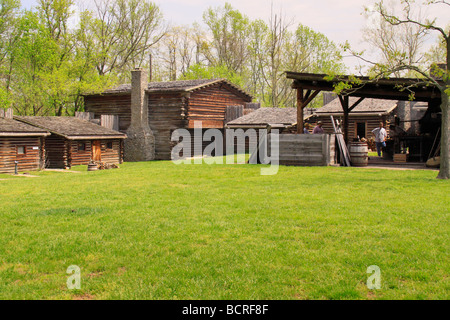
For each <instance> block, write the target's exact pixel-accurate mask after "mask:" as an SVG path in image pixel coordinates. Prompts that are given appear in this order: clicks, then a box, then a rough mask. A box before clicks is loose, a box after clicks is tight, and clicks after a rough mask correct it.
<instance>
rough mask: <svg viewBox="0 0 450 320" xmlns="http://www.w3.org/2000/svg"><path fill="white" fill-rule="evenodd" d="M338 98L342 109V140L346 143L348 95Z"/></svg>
mask: <svg viewBox="0 0 450 320" xmlns="http://www.w3.org/2000/svg"><path fill="white" fill-rule="evenodd" d="M339 100H340V101H341V105H342V109H343V111H344V123H343V125H344V126H343V130H342V131H343V134H344V141H345V143H346V144H347V145H348V114H349V112H350V108H349V97H348V96H344V97H343V96H339Z"/></svg>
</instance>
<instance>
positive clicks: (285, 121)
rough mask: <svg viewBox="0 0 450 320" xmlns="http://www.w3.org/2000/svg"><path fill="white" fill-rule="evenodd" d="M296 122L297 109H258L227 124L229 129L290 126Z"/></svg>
mask: <svg viewBox="0 0 450 320" xmlns="http://www.w3.org/2000/svg"><path fill="white" fill-rule="evenodd" d="M296 122H297V108H259V109H257V110H255V111H253V112H251V113H249V114H247V115H245V116H242V117H240V118H237V119H235V120H233V121H230V122H228V123H227V126H229V127H265V126H267V125H268V124H270V125H272V126H290V125H292V124H294V123H296Z"/></svg>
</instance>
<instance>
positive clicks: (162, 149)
mask: <svg viewBox="0 0 450 320" xmlns="http://www.w3.org/2000/svg"><path fill="white" fill-rule="evenodd" d="M186 107H187V97H184V96H183V95H182V94H173V93H172V94H149V95H148V120H149V125H150V129H152V131H153V135H154V137H155V159H156V160H170V153H171V150H172V148H171V141H170V138H171V132H172V131H173V130H175V129H178V128H185V127H186V120H185V119H186V117H185V113H186Z"/></svg>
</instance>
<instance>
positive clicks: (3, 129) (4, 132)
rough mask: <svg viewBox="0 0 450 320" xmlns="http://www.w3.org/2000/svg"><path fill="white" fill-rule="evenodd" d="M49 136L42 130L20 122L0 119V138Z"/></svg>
mask: <svg viewBox="0 0 450 320" xmlns="http://www.w3.org/2000/svg"><path fill="white" fill-rule="evenodd" d="M49 134H50V133H48V132H47V131H46V130H44V129H40V128H36V127H33V126H30V125H28V124H26V123H23V122H20V121H16V120H13V119H8V118H0V136H3V137H5V136H7V137H12V136H14V137H27V136H48V135H49Z"/></svg>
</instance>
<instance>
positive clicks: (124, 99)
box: [84, 94, 131, 132]
mask: <svg viewBox="0 0 450 320" xmlns="http://www.w3.org/2000/svg"><path fill="white" fill-rule="evenodd" d="M84 103H85V106H84V109H85V111H86V112H93V113H94V115H95V119H100V117H101V115H102V114H104V115H115V116H119V131H120V132H126V131H127V129H128V127H129V126H130V124H131V107H130V106H131V94H125V95H104V96H87V97H85V98H84Z"/></svg>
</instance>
